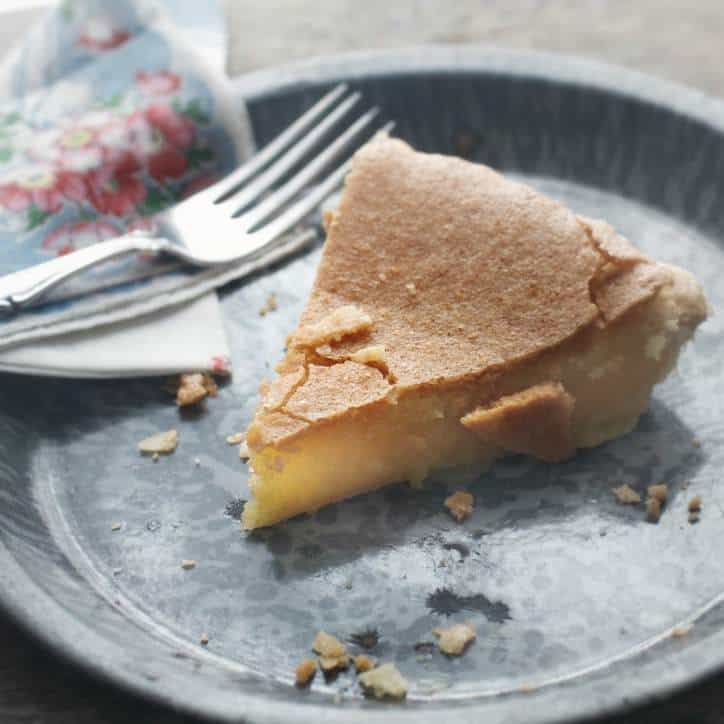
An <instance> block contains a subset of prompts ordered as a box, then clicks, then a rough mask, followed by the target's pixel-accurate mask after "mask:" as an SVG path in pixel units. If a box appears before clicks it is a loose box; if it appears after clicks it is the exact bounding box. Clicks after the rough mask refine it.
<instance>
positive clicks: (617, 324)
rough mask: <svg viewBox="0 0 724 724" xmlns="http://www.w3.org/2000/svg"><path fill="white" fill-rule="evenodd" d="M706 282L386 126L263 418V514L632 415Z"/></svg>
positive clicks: (598, 431)
mask: <svg viewBox="0 0 724 724" xmlns="http://www.w3.org/2000/svg"><path fill="white" fill-rule="evenodd" d="M706 314H707V306H706V301H705V299H704V296H703V293H702V291H701V288H700V287H699V285H698V284H697V282H696V281H695V280H694V278H693V277H692V276H691V275H690V274H689V273H688V272H685V271H683V270H681V269H678V268H675V267H672V266H668V265H665V264H659V263H656V262H655V261H653V260H651V259H649V258H648V257H646V256H645V255H643V254H642V253H641V252H640V251H638V250H637V249H636V248H635V247H634V246H633V245H632V244H631V243H630V242H629V241H627V240H626V239H625V238H623V237H622V236H620V235H619V234H618V233H617V232H616V231H615V230H614V229H613V228H612V227H611V226H609V225H608V224H607V223H605V222H604V221H599V220H593V219H586V218H583V217H580V216H576V215H575V214H573V213H572V212H571V211H570V210H568V209H567V208H565V207H564V206H562V205H561V204H560V203H558V202H556V201H554V200H552V199H549V198H547V197H545V196H542V195H541V194H539V193H537V192H536V191H534V190H533V189H531V188H529V187H528V186H525V185H523V184H520V183H515V182H512V181H509V180H507V179H505V178H504V177H503V176H501V175H500V174H498V173H496V172H495V171H493V170H491V169H489V168H487V167H485V166H482V165H478V164H473V163H469V162H467V161H463V160H460V159H457V158H452V157H446V156H440V155H431V154H423V153H418V152H416V151H414V150H413V149H411V148H410V147H409V146H408V145H406V144H405V143H403V142H402V141H398V140H393V139H390V138H388V137H379V138H377V139H375V140H374V141H372V142H371V143H369V144H368V145H367V146H365V147H364V148H363V149H361V150H360V151H358V153H357V154H356V155H355V157H354V160H353V164H352V168H351V170H350V172H349V174H348V176H347V179H346V182H345V187H344V192H343V195H342V199H341V202H340V206H339V208H338V210H337V211H336V212H335V213H334V214H333V215H332V216H331V217H329V218H328V219H327V241H326V245H325V249H324V254H323V257H322V260H321V262H320V265H319V269H318V272H317V277H316V281H315V284H314V288H313V290H312V292H311V295H310V298H309V301H308V302H307V305H306V308H305V309H304V312H303V313H302V318H301V320H300V323H299V326H298V328H297V329H296V330H295V331H294V332H293V333H292V334H291V335H290V337H289V339H288V350H287V353H286V356H285V357H284V359H283V360H282V361H281V363H280V364H279V365H278V367H277V372H278V376H277V377H276V378H275V379H274V380H273V381H272V382H271V383H269V384H267V385H265V386H264V388H263V389H262V403H261V405H260V407H259V409H258V411H257V413H256V416H255V419H254V420H253V422H252V424H251V425H250V427H249V429H248V432H247V442H248V445H249V450H250V453H251V463H252V466H253V469H254V471H255V475H254V477H253V479H252V483H251V484H252V491H253V494H254V498H253V499H252V500H251V501H250V502H249V503H248V504H247V506H246V508H245V511H244V514H243V519H242V520H243V524H244V526H245V527H247V528H255V527H258V526H264V525H270V524H273V523H275V522H277V521H279V520H283V519H285V518H288V517H290V516H292V515H295V514H297V513H301V512H308V511H312V510H315V509H317V508H319V507H321V506H323V505H325V504H328V503H331V502H333V501H337V500H341V499H344V498H347V497H349V496H352V495H356V494H358V493H362V492H365V491H368V490H373V489H375V488H377V487H380V486H382V485H385V484H387V483H392V482H398V481H402V480H409V481H411V482H413V483H417V482H419V481H421V480H422V479H424V478H425V477H426V476H427V475H428V473H429V472H430V471H432V470H435V469H438V468H442V467H446V466H450V465H458V464H468V463H476V464H482V465H485V464H489V463H490V462H491V461H492V460H494V459H495V458H496V457H499V456H501V455H503V454H505V453H506V452H514V453H524V454H530V455H533V456H535V457H538V458H540V459H543V460H548V461H556V460H560V459H564V458H565V457H568V456H570V455H571V454H573V453H574V452H575V449H576V448H578V447H585V446H592V445H598V444H600V443H601V442H603V441H605V440H607V439H610V438H612V437H615V436H618V435H620V434H623V433H624V432H627V431H629V430H630V429H631V428H633V426H634V425H635V424H636V421H637V419H638V416H639V415H640V413H641V412H642V411H643V410H644V409H645V407H646V405H647V403H648V400H649V396H650V393H651V388H652V387H653V385H654V384H655V383H656V382H658V381H660V380H661V379H662V378H663V377H664V376H665V375H666V374H667V373H668V371H669V370H670V369H671V368H672V366H673V365H674V364H675V362H676V357H677V354H678V351H679V349H680V347H681V346H682V345H683V344H684V342H685V341H686V340H688V339H689V338H690V337H691V335H692V334H693V332H694V329H695V328H696V326H697V325H698V324H699V323H700V322H701V321H702V320H704V319H705V317H706Z"/></svg>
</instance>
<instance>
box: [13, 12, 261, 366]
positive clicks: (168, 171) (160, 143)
mask: <svg viewBox="0 0 724 724" xmlns="http://www.w3.org/2000/svg"><path fill="white" fill-rule="evenodd" d="M220 27H221V28H223V18H222V14H221V12H220V8H219V7H218V5H217V3H215V2H207V1H205V2H203V3H202V2H198V0H163V1H157V2H151V1H150V0H65V1H64V2H63V3H62V4H61V5H60V6H59V7H58V8H57V9H55V10H53V11H52V12H51V13H50V14H49V15H48V16H47V17H46V18H44V19H43V21H42V22H40V23H39V24H38V25H37V26H36V27H35V28H34V29H33V30H32V31H31V33H30V34H29V35H28V36H27V38H25V40H24V42H23V43H22V44H21V45H20V46H19V47H18V48H17V49H16V50H15V51H14V52H13V53H12V55H11V57H10V59H9V60H8V61H7V62H6V63H5V64H4V66H3V67H2V68H0V97H2V95H3V94H4V96H5V98H6V99H7V100H5V101H4V102H1V103H0V275H6V274H11V273H14V274H15V275H16V276H17V277H22V276H27V275H31V274H32V273H33V272H32V270H28V269H29V267H31V266H32V265H35V264H38V263H40V262H43V261H45V260H48V259H57V258H58V257H62V256H63V255H65V254H67V253H69V252H71V251H73V250H75V249H79V248H82V247H84V246H87V245H89V244H93V243H95V242H97V241H101V240H103V239H107V238H110V237H113V236H117V235H119V234H122V233H123V232H124V231H127V230H132V229H152V228H153V225H154V222H153V214H154V213H156V212H158V211H160V210H161V209H163V208H165V207H166V206H168V205H169V204H173V203H175V202H177V201H179V200H181V199H184V198H186V197H187V196H188V195H190V194H193V193H194V192H195V191H197V190H199V189H201V188H202V187H204V186H205V185H207V184H208V183H210V182H212V181H213V180H215V179H217V178H219V177H220V176H221V175H223V174H225V173H227V172H228V171H230V170H231V169H232V168H233V167H234V166H235V165H236V164H237V163H238V161H239V160H241V159H243V158H244V157H245V156H247V155H248V153H249V152H250V150H251V148H252V141H251V136H250V127H249V124H248V122H247V120H246V116H245V114H244V109H243V107H239V105H238V104H235V103H234V102H233V101H232V97H231V94H230V92H229V89H228V85H227V80H226V78H225V76H224V75H223V72H222V70H221V68H222V66H223V58H224V47H223V43H219V28H220ZM206 241H208V240H204V239H193V240H190V241H189V246H194V245H198V247H197V248H202V247H203V244H204V243H205V242H206ZM264 261H265V260H261V262H260V263H264ZM266 261H270V260H266ZM56 263H58V262H56ZM60 263H62V262H60ZM258 265H259V264H257V265H255V267H257V266H258ZM167 266H168V265H166V266H163V265H161V264H160V263H159V262H158V261H155V260H148V259H146V260H144V259H134V260H128V261H124V262H120V263H116V264H113V265H107V266H104V267H100V268H99V269H98V270H95V271H93V272H91V273H89V274H84V275H82V278H81V277H78V279H77V281H74V282H73V283H72V284H69V285H64V286H62V287H59V289H58V290H57V291H56V292H55V293H54V296H53V297H52V298H51V302H50V303H47V304H44V305H43V306H40V307H37V308H35V309H33V310H31V311H29V312H24V313H23V314H19V315H17V316H14V317H8V318H4V319H0V351H2V350H3V349H8V348H10V347H13V346H17V345H18V344H21V343H28V342H29V341H35V340H42V339H45V338H47V337H50V336H56V335H60V334H67V333H83V332H87V331H88V330H91V329H96V328H98V327H100V326H102V325H108V324H111V323H118V322H126V323H127V322H128V320H131V319H138V320H139V325H142V324H143V321H142V320H144V319H145V320H146V321H148V315H150V314H155V315H157V317H158V316H159V315H160V317H159V318H163V311H164V310H172V309H175V308H178V307H179V305H181V304H187V305H188V304H191V303H192V300H194V299H198V298H200V297H202V296H203V295H204V294H205V293H208V292H209V291H210V290H213V289H214V288H215V287H216V286H218V285H219V284H221V283H224V282H225V281H227V280H228V279H230V278H233V277H235V276H239V275H241V274H244V273H247V272H248V271H250V270H251V269H250V268H248V267H240V268H237V269H234V270H225V271H223V272H219V271H217V270H212V271H209V270H207V271H205V272H196V271H193V270H189V269H175V270H172V271H170V272H169V271H168V269H167ZM159 272H165V273H163V274H160V273H159ZM89 291H90V293H88V292H89ZM79 292H84V295H83V296H78V293H79ZM210 309H211V307H210V306H209V305H208V304H207V305H206V306H205V312H206V313H209V310H210ZM169 314H170V312H169ZM144 315H145V316H144ZM186 321H188V320H186ZM87 341H88V342H90V341H92V340H90V339H88V340H87ZM1 363H2V360H1V359H0V366H1Z"/></svg>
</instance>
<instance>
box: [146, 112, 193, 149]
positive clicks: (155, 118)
mask: <svg viewBox="0 0 724 724" xmlns="http://www.w3.org/2000/svg"><path fill="white" fill-rule="evenodd" d="M146 118H147V119H148V122H149V123H150V124H151V125H152V126H153V127H154V128H157V129H158V130H159V131H160V132H161V133H162V134H163V137H164V139H165V140H166V142H167V143H169V144H171V145H172V146H177V147H179V148H186V147H187V146H190V145H191V142H192V141H193V140H194V132H195V130H196V126H195V125H194V122H193V121H192V120H191V119H190V118H187V117H186V116H183V115H181V114H180V113H177V112H176V111H175V110H174V109H173V108H172V107H171V106H170V105H168V103H154V104H152V105H150V106H149V107H148V108H147V109H146Z"/></svg>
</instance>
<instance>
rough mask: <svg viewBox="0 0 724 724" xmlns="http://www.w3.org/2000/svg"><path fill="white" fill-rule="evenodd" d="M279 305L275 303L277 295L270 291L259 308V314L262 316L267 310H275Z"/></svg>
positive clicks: (267, 312)
mask: <svg viewBox="0 0 724 724" xmlns="http://www.w3.org/2000/svg"><path fill="white" fill-rule="evenodd" d="M278 307H279V304H278V303H277V295H276V294H274V292H271V293H270V294H269V296H268V297H267V298H266V301H265V302H264V304H263V305H262V306H261V308H260V309H259V316H260V317H264V316H266V315H267V314H269V312H275V311H276V310H277V309H278Z"/></svg>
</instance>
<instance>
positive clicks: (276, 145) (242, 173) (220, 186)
mask: <svg viewBox="0 0 724 724" xmlns="http://www.w3.org/2000/svg"><path fill="white" fill-rule="evenodd" d="M347 87H348V86H347V84H346V83H341V84H340V85H338V86H336V87H334V88H333V89H332V90H331V91H329V93H327V94H326V95H324V96H323V97H322V98H320V99H319V100H318V101H317V102H316V103H315V104H314V105H313V106H312V107H311V108H310V109H309V110H307V111H305V112H304V113H303V114H302V115H301V116H299V118H297V119H296V120H295V121H294V122H293V123H292V124H291V125H289V126H287V128H285V129H284V130H283V131H282V132H281V133H280V134H279V135H278V136H277V137H276V138H275V139H274V140H273V141H271V142H269V143H268V144H267V145H266V146H264V148H262V149H261V151H259V153H257V154H255V155H254V156H252V157H251V158H250V159H249V160H248V161H247V162H246V163H243V164H242V165H241V166H239V168H237V169H236V170H235V171H233V172H232V173H231V174H229V175H228V176H227V177H226V178H223V179H221V180H220V181H218V182H217V183H216V184H214V186H213V187H211V189H213V191H214V193H215V198H214V200H215V201H217V202H218V201H223V200H224V198H226V197H227V196H228V195H229V194H232V193H233V192H234V191H235V190H236V189H237V188H238V187H239V186H240V185H241V184H243V183H244V182H245V181H247V180H248V179H249V178H251V177H252V176H253V175H254V174H255V173H256V172H257V171H259V170H261V169H262V168H264V166H266V165H267V164H269V163H271V161H273V160H274V159H275V158H276V157H277V156H278V155H279V154H280V153H281V152H282V151H283V150H284V149H285V148H286V147H287V146H289V145H290V144H292V143H293V142H294V141H296V140H297V138H299V136H301V135H302V133H304V131H306V130H307V128H309V126H311V125H312V124H313V123H314V122H315V121H316V120H317V118H319V117H320V116H321V115H322V114H323V113H324V112H325V111H326V110H327V109H328V108H329V107H330V106H332V105H333V104H334V103H335V102H336V101H337V99H338V98H340V96H343V95H344V94H345V93H346V92H347ZM211 189H209V190H211Z"/></svg>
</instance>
